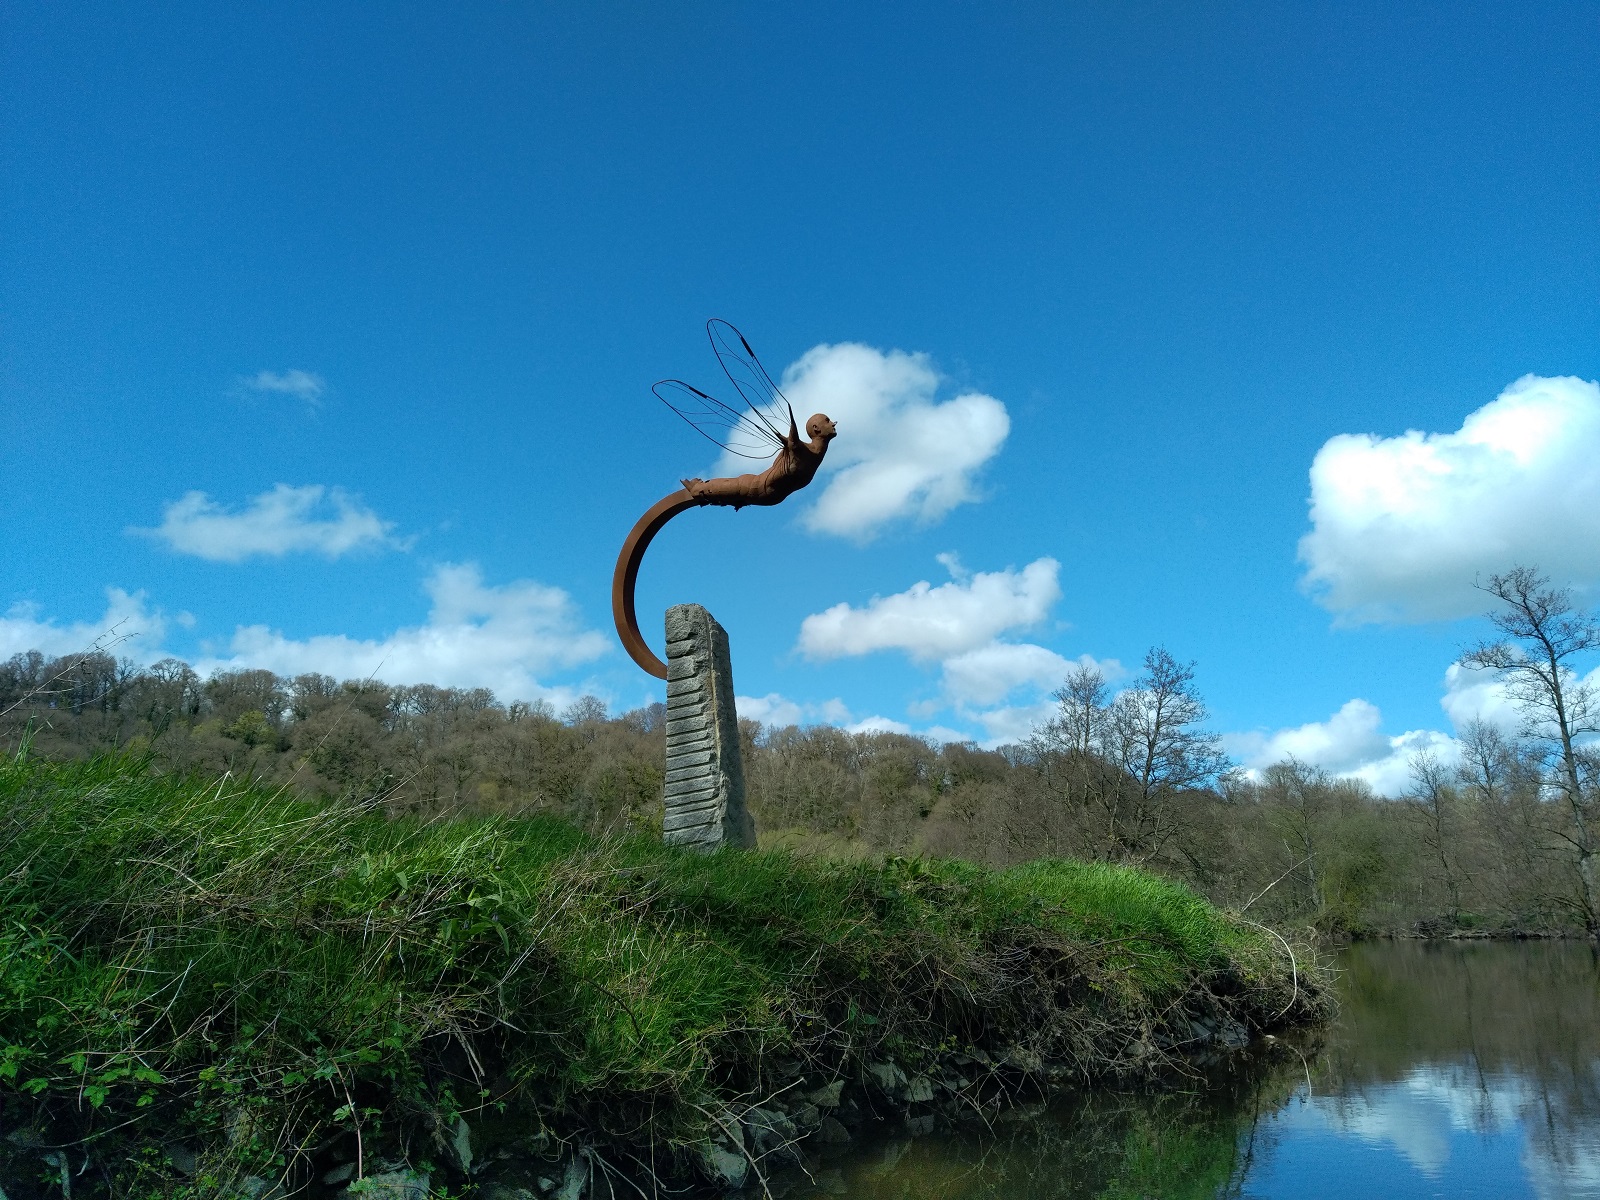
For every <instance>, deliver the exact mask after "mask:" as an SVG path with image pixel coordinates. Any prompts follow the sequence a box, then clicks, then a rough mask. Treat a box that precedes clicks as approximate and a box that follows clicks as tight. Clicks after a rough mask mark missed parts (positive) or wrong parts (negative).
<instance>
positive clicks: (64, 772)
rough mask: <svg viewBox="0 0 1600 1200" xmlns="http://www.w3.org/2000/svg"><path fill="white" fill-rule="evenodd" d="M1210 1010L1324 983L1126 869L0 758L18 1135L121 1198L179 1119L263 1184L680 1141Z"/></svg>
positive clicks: (1, 966)
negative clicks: (309, 1167)
mask: <svg viewBox="0 0 1600 1200" xmlns="http://www.w3.org/2000/svg"><path fill="white" fill-rule="evenodd" d="M1218 1004H1220V1005H1222V1006H1223V1007H1226V1008H1227V1009H1228V1010H1229V1011H1231V1012H1232V1013H1233V1014H1234V1015H1236V1016H1238V1017H1240V1018H1241V1019H1243V1020H1245V1021H1246V1022H1247V1023H1250V1024H1253V1025H1255V1026H1257V1027H1263V1026H1265V1025H1268V1024H1270V1023H1272V1022H1274V1021H1292V1020H1294V1019H1296V1018H1298V1017H1303V1016H1305V1015H1307V1014H1309V1013H1312V1012H1314V1011H1315V1007H1316V1004H1317V1000H1316V998H1315V996H1314V994H1313V993H1311V992H1310V991H1308V990H1307V988H1306V986H1305V981H1304V978H1303V976H1302V978H1301V980H1300V983H1299V985H1298V987H1297V986H1296V984H1295V983H1294V981H1293V980H1292V978H1291V971H1290V964H1289V962H1288V960H1287V957H1286V955H1285V953H1284V951H1283V949H1282V948H1281V947H1280V946H1279V945H1278V944H1277V943H1276V942H1275V941H1273V940H1272V939H1271V938H1269V937H1267V936H1266V935H1264V934H1263V933H1261V932H1260V931H1258V930H1257V929H1255V928H1251V927H1248V926H1246V925H1244V924H1241V923H1239V922H1236V921H1233V920H1230V919H1229V918H1228V917H1226V916H1224V915H1223V914H1220V913H1219V912H1217V911H1216V910H1215V909H1213V908H1211V907H1210V906H1209V905H1207V904H1206V903H1204V902H1203V901H1201V900H1199V899H1197V898H1196V897H1195V896H1193V895H1192V894H1191V893H1189V892H1187V891H1186V890H1184V889H1183V888H1181V887H1178V886H1175V885H1172V884H1169V883H1165V882H1162V881H1160V880H1158V879H1155V878H1153V877H1151V876H1149V875H1145V874H1142V873H1140V872H1137V871H1133V870H1127V869H1122V868H1116V867H1109V866H1101V865H1088V864H1083V863H1074V862H1036V863H1032V864H1029V865H1027V866H1024V867H1020V868H1016V869H1013V870H1010V871H992V870H987V869H984V868H980V867H976V866H972V865H968V864H963V863H957V862H933V861H924V860H916V861H904V860H890V861H887V862H876V863H861V862H853V863H844V862H829V861H824V860H819V859H812V858H799V857H794V856H791V855H787V854H784V853H741V852H721V853H718V854H715V855H710V856H700V855H695V854H692V853H686V852H680V851H677V850H674V849H671V848H668V847H664V846H662V845H661V844H659V843H658V842H655V841H651V840H645V839H621V840H595V839H591V838H587V837H585V836H583V835H581V834H580V833H578V832H577V831H575V830H574V829H572V828H571V827H569V826H566V825H563V824H560V823H556V822H552V821H545V820H455V821H436V822H431V823H426V822H416V821H406V820H388V819H385V818H384V817H382V816H381V815H379V814H377V813H375V812H373V811H371V810H367V809H362V808H359V807H354V806H332V807H329V806H326V805H312V804H308V803H305V802H302V801H300V800H297V799H296V798H294V797H293V796H290V795H286V794H283V793H281V792H273V791H267V790H262V789H259V788H255V787H251V786H240V785H238V784H236V783H234V782H232V781H229V780H226V779H225V780H222V781H220V782H219V781H217V780H210V781H200V780H188V779H182V778H177V777H173V776H160V775H154V774H151V773H149V772H148V771H147V770H146V769H145V768H144V767H143V765H142V764H140V763H138V762H136V761H133V760H129V759H124V758H105V759H100V760H97V761H95V762H91V763H86V764H84V763H80V764H67V765H54V764H48V763H42V762H37V761H27V760H21V761H17V762H10V763H5V764H0V1100H3V1104H4V1110H3V1111H4V1121H5V1125H6V1127H7V1130H8V1131H9V1130H14V1129H16V1128H17V1127H18V1126H19V1125H27V1126H28V1127H31V1128H32V1129H34V1130H35V1131H36V1132H35V1134H34V1135H33V1136H34V1137H35V1138H36V1139H46V1140H48V1139H50V1138H54V1139H57V1140H58V1141H62V1142H65V1141H69V1140H70V1141H73V1142H79V1143H81V1142H83V1140H84V1139H87V1142H86V1143H84V1145H83V1146H82V1151H81V1152H84V1153H87V1154H88V1155H90V1156H91V1157H94V1156H97V1155H98V1156H99V1158H100V1159H101V1160H103V1161H105V1162H113V1161H114V1162H116V1163H118V1164H121V1165H117V1166H115V1167H108V1168H106V1170H107V1171H108V1172H109V1174H107V1176H106V1178H107V1183H106V1186H107V1187H108V1188H110V1190H112V1191H114V1192H117V1193H122V1194H132V1192H133V1191H135V1190H139V1189H140V1188H144V1187H145V1185H139V1186H138V1187H137V1188H136V1186H135V1185H136V1184H137V1182H138V1180H139V1179H144V1180H145V1181H146V1184H148V1186H149V1187H155V1186H156V1181H157V1180H158V1179H159V1178H160V1174H161V1167H160V1160H161V1152H160V1150H159V1146H160V1144H161V1143H162V1142H163V1141H170V1140H172V1139H175V1138H182V1139H185V1140H187V1141H188V1142H189V1143H190V1144H191V1145H199V1146H202V1147H206V1148H209V1151H207V1152H209V1153H210V1154H211V1155H212V1156H213V1160H214V1161H215V1162H216V1163H218V1164H222V1165H221V1166H220V1167H219V1169H222V1170H233V1169H237V1170H239V1171H244V1170H249V1171H251V1172H254V1173H258V1174H261V1175H264V1176H269V1177H271V1176H275V1175H277V1174H280V1173H281V1172H282V1171H283V1170H284V1169H285V1166H286V1165H289V1164H292V1163H293V1161H294V1160H296V1159H297V1158H299V1159H301V1160H307V1158H308V1156H311V1155H313V1154H315V1153H318V1152H320V1150H322V1149H325V1148H326V1147H327V1146H328V1145H330V1144H331V1143H332V1142H333V1141H335V1140H337V1139H339V1138H341V1137H342V1138H346V1139H349V1138H355V1139H358V1140H359V1141H360V1143H361V1144H362V1146H363V1147H364V1152H366V1153H371V1152H372V1150H373V1148H374V1147H376V1146H379V1145H383V1146H387V1147H396V1146H398V1147H401V1148H402V1149H405V1150H406V1152H407V1153H409V1154H410V1155H411V1157H412V1158H413V1159H414V1160H416V1159H420V1158H427V1157H430V1156H431V1157H434V1158H437V1157H439V1154H438V1148H439V1147H440V1146H442V1144H443V1140H442V1135H443V1134H447V1133H448V1130H449V1129H451V1128H452V1127H453V1123H454V1121H455V1118H456V1117H457V1116H458V1115H459V1114H466V1115H467V1116H468V1117H469V1118H470V1119H471V1121H472V1122H473V1127H474V1130H475V1131H477V1132H478V1137H479V1139H480V1141H481V1140H482V1139H483V1138H484V1137H486V1136H488V1137H491V1138H492V1137H493V1136H494V1130H495V1129H497V1128H498V1129H499V1130H500V1131H501V1132H502V1133H504V1134H505V1135H506V1136H511V1135H514V1134H523V1133H528V1132H531V1131H536V1130H540V1129H546V1130H548V1131H550V1132H551V1133H552V1134H554V1135H555V1136H569V1135H578V1134H580V1133H581V1134H582V1135H583V1136H586V1137H592V1138H599V1139H611V1140H613V1141H615V1142H616V1143H618V1144H632V1145H634V1146H639V1145H641V1144H643V1143H644V1142H645V1141H648V1142H650V1143H651V1144H652V1145H653V1146H655V1147H656V1148H657V1149H658V1150H659V1151H661V1152H662V1153H663V1154H664V1155H666V1157H667V1159H670V1156H671V1151H672V1150H673V1148H674V1147H682V1146H685V1145H688V1144H691V1143H693V1142H696V1141H697V1140H700V1139H703V1138H704V1137H705V1136H706V1134H707V1131H708V1130H710V1129H711V1128H712V1127H713V1123H714V1121H715V1114H716V1113H718V1112H719V1111H722V1110H723V1109H725V1108H726V1106H728V1105H729V1104H730V1103H733V1102H735V1099H736V1098H737V1097H740V1096H760V1095H763V1094H766V1091H768V1090H770V1089H771V1088H772V1087H773V1086H774V1079H775V1078H776V1077H777V1076H775V1075H774V1073H775V1072H778V1073H779V1074H781V1073H782V1072H784V1071H787V1072H788V1075H789V1077H792V1076H793V1075H794V1072H795V1070H796V1066H795V1064H797V1063H798V1064H802V1065H803V1066H804V1067H805V1068H806V1069H807V1071H808V1072H809V1073H810V1074H811V1076H812V1077H813V1078H815V1077H816V1076H818V1075H822V1076H839V1075H843V1074H846V1073H849V1072H852V1071H854V1072H859V1070H860V1064H862V1063H864V1062H867V1061H869V1060H876V1059H882V1058H892V1059H893V1060H895V1061H897V1062H899V1063H902V1064H905V1065H908V1066H915V1065H916V1064H917V1063H918V1062H919V1061H922V1060H925V1059H926V1058H928V1057H929V1056H931V1055H933V1054H936V1053H938V1052H939V1051H940V1050H949V1049H952V1048H970V1047H980V1048H987V1049H988V1050H989V1051H990V1052H992V1053H996V1054H1004V1053H1011V1054H1013V1055H1016V1054H1019V1053H1020V1054H1022V1055H1024V1056H1025V1057H1026V1056H1037V1058H1038V1059H1043V1060H1044V1061H1046V1062H1051V1063H1055V1064H1058V1065H1059V1066H1060V1067H1062V1068H1064V1069H1065V1072H1067V1073H1070V1074H1071V1075H1072V1076H1073V1077H1084V1078H1088V1077H1092V1076H1094V1075H1095V1074H1097V1073H1100V1072H1102V1071H1105V1070H1114V1069H1119V1068H1126V1067H1128V1066H1130V1065H1133V1062H1132V1060H1131V1059H1130V1058H1129V1054H1130V1053H1132V1054H1135V1055H1137V1054H1138V1053H1140V1052H1147V1051H1148V1047H1149V1046H1150V1045H1151V1044H1152V1039H1154V1038H1156V1037H1158V1035H1159V1034H1160V1032H1161V1030H1162V1029H1163V1028H1164V1027H1165V1026H1168V1025H1170V1024H1172V1023H1173V1022H1174V1021H1175V1020H1176V1017H1177V1014H1178V1013H1179V1012H1180V1010H1190V1011H1197V1010H1198V1009H1199V1008H1204V1007H1206V1006H1211V1007H1213V1008H1214V1007H1215V1006H1216V1005H1218ZM1130 1046H1132V1047H1134V1050H1133V1051H1130V1050H1129V1049H1128V1048H1129V1047H1130ZM1035 1061H1037V1059H1035ZM1061 1073H1062V1072H1061V1071H1058V1074H1061ZM646 1130H648V1133H646ZM140 1146H142V1147H143V1148H144V1149H143V1155H144V1157H142V1158H141V1157H140V1154H139V1153H137V1152H135V1150H136V1149H137V1147H140ZM130 1147H131V1148H135V1149H134V1150H130ZM79 1152H80V1150H74V1151H73V1153H74V1154H76V1153H79ZM205 1153H206V1152H203V1153H202V1158H204V1157H205ZM141 1173H142V1174H141Z"/></svg>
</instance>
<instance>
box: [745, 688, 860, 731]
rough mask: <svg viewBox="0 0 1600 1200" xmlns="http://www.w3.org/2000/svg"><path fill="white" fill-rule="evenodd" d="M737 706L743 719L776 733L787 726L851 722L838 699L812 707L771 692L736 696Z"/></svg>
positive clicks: (841, 701) (848, 714)
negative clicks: (765, 726) (771, 729)
mask: <svg viewBox="0 0 1600 1200" xmlns="http://www.w3.org/2000/svg"><path fill="white" fill-rule="evenodd" d="M733 704H734V709H735V710H736V711H737V712H738V714H739V716H740V717H742V718H744V719H745V720H747V721H760V722H761V723H762V724H763V725H770V726H772V727H773V728H774V729H782V728H784V727H785V726H787V725H846V724H848V723H849V721H850V710H849V709H848V708H846V707H845V705H844V701H843V700H839V699H837V698H835V699H833V700H824V701H823V702H822V703H821V704H810V703H804V702H801V701H798V700H790V699H789V698H788V697H787V696H782V695H779V694H778V693H777V692H768V693H767V694H766V695H765V696H735V697H734V698H733Z"/></svg>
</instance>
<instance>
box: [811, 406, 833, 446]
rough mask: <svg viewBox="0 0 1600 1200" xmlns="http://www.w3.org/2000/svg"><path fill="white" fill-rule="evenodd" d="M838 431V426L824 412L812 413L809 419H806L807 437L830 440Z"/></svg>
mask: <svg viewBox="0 0 1600 1200" xmlns="http://www.w3.org/2000/svg"><path fill="white" fill-rule="evenodd" d="M838 432H839V430H838V427H837V426H835V425H834V423H833V422H832V421H831V420H829V419H828V416H827V414H826V413H813V414H812V415H811V417H810V419H808V420H807V421H806V436H807V437H810V438H821V439H822V440H823V441H825V442H831V441H832V440H833V439H834V437H835V436H836V435H837V434H838Z"/></svg>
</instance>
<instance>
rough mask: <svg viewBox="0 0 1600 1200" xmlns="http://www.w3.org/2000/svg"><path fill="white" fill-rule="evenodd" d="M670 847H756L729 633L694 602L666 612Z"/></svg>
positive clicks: (665, 824)
mask: <svg viewBox="0 0 1600 1200" xmlns="http://www.w3.org/2000/svg"><path fill="white" fill-rule="evenodd" d="M662 833H663V836H664V837H665V840H666V841H667V842H669V843H673V844H675V845H680V846H693V847H695V848H696V849H698V850H715V849H716V848H717V847H718V846H722V845H728V846H739V847H741V848H743V849H747V850H748V849H753V848H754V847H755V844H756V829H755V823H754V822H753V821H752V820H751V819H750V814H749V813H747V812H746V811H745V807H744V764H743V762H742V761H741V759H740V757H739V718H738V717H737V716H736V715H735V713H734V710H733V662H732V660H731V658H730V657H729V654H728V635H727V633H726V632H725V631H724V630H723V628H722V626H721V625H718V624H717V622H716V620H715V619H714V618H713V617H712V615H711V614H710V613H708V612H707V611H706V610H705V609H703V608H701V607H700V605H698V604H675V605H673V606H672V607H671V608H669V609H667V793H666V816H665V817H664V819H663V821H662Z"/></svg>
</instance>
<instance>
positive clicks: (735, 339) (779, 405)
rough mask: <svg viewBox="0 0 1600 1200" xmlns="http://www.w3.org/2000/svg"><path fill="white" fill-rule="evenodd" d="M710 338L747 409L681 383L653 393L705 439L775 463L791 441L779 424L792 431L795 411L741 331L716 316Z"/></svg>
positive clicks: (661, 385) (669, 383)
mask: <svg viewBox="0 0 1600 1200" xmlns="http://www.w3.org/2000/svg"><path fill="white" fill-rule="evenodd" d="M706 335H707V337H709V338H710V339H711V349H712V351H713V352H714V353H715V354H716V356H717V361H718V362H719V363H720V364H721V365H722V370H723V373H724V374H725V375H727V377H728V382H730V383H731V384H733V386H734V390H735V391H737V392H738V393H739V398H740V399H741V400H743V401H744V405H745V406H744V408H742V409H741V408H736V407H733V406H731V405H727V404H724V403H723V402H722V401H721V400H718V399H717V398H716V397H715V396H711V395H708V394H706V393H705V392H702V391H701V390H700V389H699V388H697V387H695V386H694V385H693V384H688V383H685V382H683V380H681V379H664V380H662V381H661V382H660V383H658V384H656V385H655V387H654V388H653V389H651V390H652V391H654V392H655V394H656V396H657V398H658V399H660V400H661V402H662V403H663V404H665V405H666V406H667V407H668V408H670V409H671V410H672V411H673V412H675V413H677V414H678V415H679V416H680V417H682V418H683V419H684V420H685V421H687V422H688V423H689V424H690V425H692V426H693V427H694V428H695V431H696V432H698V433H699V434H700V435H701V436H702V437H705V438H706V439H708V440H709V441H712V442H715V443H716V444H717V445H718V446H721V447H722V448H723V449H724V450H726V451H728V452H729V453H730V454H737V455H739V456H740V457H742V458H754V459H767V458H771V457H772V456H773V455H774V454H776V453H777V452H778V451H779V450H781V449H783V447H784V445H785V441H786V436H787V432H788V431H787V430H785V429H783V428H782V427H781V426H780V424H779V422H780V421H781V420H783V418H785V417H786V418H787V420H788V423H789V425H790V427H791V428H792V427H793V424H794V410H793V409H792V408H791V407H790V406H789V401H788V399H787V398H786V397H785V396H784V394H783V392H782V391H780V390H779V389H778V385H777V384H775V383H773V382H772V376H770V375H768V374H767V369H766V368H765V367H763V366H762V365H761V360H760V359H759V358H757V357H756V352H755V351H754V350H752V349H751V348H750V343H749V342H748V341H746V340H745V337H744V335H743V334H742V333H740V332H739V331H738V329H736V328H735V327H734V326H733V325H731V324H730V323H729V322H727V321H723V320H719V319H717V318H715V317H713V318H712V319H711V320H709V321H707V322H706Z"/></svg>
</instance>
